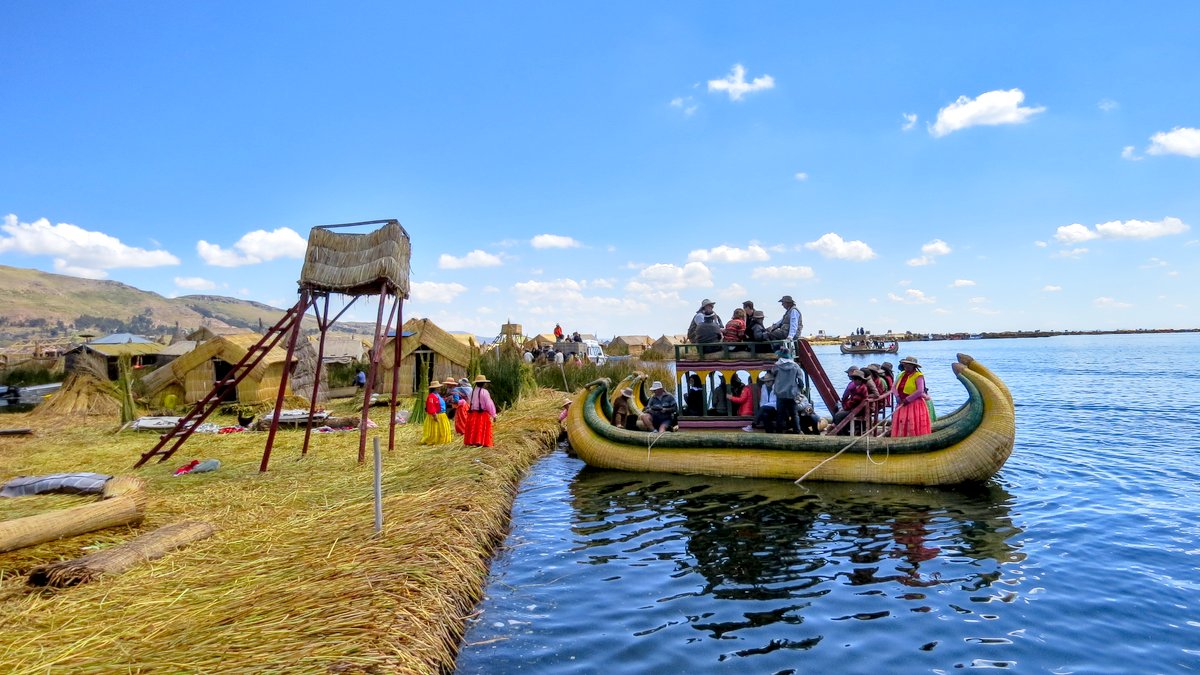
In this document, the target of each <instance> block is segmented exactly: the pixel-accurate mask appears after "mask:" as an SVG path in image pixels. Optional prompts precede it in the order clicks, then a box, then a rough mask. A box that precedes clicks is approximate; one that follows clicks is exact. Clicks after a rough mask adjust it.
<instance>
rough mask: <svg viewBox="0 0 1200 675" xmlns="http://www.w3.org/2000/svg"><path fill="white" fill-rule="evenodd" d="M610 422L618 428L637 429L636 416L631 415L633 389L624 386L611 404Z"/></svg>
mask: <svg viewBox="0 0 1200 675" xmlns="http://www.w3.org/2000/svg"><path fill="white" fill-rule="evenodd" d="M612 410H613V414H612V423H613V426H614V427H618V428H620V429H630V430H633V429H637V424H636V422H637V418H636V417H634V415H633V390H632V389H630V388H629V387H625V388H624V389H622V390H621V395H620V396H618V397H617V400H615V401H613V404H612Z"/></svg>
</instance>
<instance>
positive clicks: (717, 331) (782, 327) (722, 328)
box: [687, 295, 804, 353]
mask: <svg viewBox="0 0 1200 675" xmlns="http://www.w3.org/2000/svg"><path fill="white" fill-rule="evenodd" d="M716 304H717V303H716V301H714V300H710V299H708V298H705V299H704V300H702V301H700V309H698V310H696V314H695V316H693V317H692V321H691V323H689V324H688V329H687V338H688V342H689V343H692V344H714V343H719V342H768V341H772V340H787V341H789V342H790V341H793V340H796V339H797V338H799V337H800V334H801V331H802V330H803V329H804V319H803V317H802V316H801V315H800V310H799V309H798V308H797V307H796V302H795V300H793V299H792V296H790V295H785V296H783V297H782V298H780V299H779V304H781V305H783V316H782V317H781V318H780V319H779V320H778V321H776V322H775V323H773V324H771V325H770V326H767V325H765V323H766V314H764V313H763V312H762V311H760V310H756V309H755V308H754V301H752V300H746V301H745V302H743V303H742V306H741V307H738V308H736V309H734V310H733V318H731V319H730V320H729V323H725V322H723V321H721V317H720V316H718V315H717V313H716ZM768 353H769V352H768Z"/></svg>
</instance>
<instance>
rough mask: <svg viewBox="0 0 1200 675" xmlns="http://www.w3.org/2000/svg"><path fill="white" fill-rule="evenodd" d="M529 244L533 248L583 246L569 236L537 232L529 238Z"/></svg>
mask: <svg viewBox="0 0 1200 675" xmlns="http://www.w3.org/2000/svg"><path fill="white" fill-rule="evenodd" d="M529 245H530V246H532V247H534V248H579V247H580V246H583V244H580V243H579V242H578V241H575V240H574V239H572V238H571V237H566V236H563V235H561V234H539V235H538V236H536V237H534V238H533V239H530V240H529Z"/></svg>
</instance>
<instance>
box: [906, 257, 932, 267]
mask: <svg viewBox="0 0 1200 675" xmlns="http://www.w3.org/2000/svg"><path fill="white" fill-rule="evenodd" d="M907 264H908V266H909V267H923V266H925V265H931V264H933V258H930V257H929V256H927V255H923V256H921V257H919V258H909V259H908V260H907Z"/></svg>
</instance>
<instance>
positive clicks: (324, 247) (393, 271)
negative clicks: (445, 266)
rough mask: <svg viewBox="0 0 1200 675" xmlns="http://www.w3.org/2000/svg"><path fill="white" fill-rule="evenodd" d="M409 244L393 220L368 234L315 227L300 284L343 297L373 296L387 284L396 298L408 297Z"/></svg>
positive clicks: (397, 223)
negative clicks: (342, 294) (341, 294)
mask: <svg viewBox="0 0 1200 675" xmlns="http://www.w3.org/2000/svg"><path fill="white" fill-rule="evenodd" d="M411 255H412V244H411V242H410V241H409V239H408V233H407V232H405V231H404V228H403V227H401V226H400V223H399V222H397V221H395V220H392V221H388V223H387V224H386V225H384V226H383V227H381V228H379V229H377V230H375V231H374V232H369V233H367V234H353V233H341V232H335V231H333V230H330V229H326V228H323V227H314V228H313V229H312V230H311V231H309V233H308V249H307V251H306V252H305V254H304V267H303V268H302V269H301V270H300V285H301V286H302V287H306V288H309V289H312V290H316V291H328V292H333V293H344V294H346V295H375V294H378V293H379V290H380V287H381V286H382V285H383V284H384V282H386V283H387V284H388V285H389V287H390V288H392V289H394V291H395V293H396V295H398V296H400V297H402V298H407V297H408V274H409V257H410V256H411Z"/></svg>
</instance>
